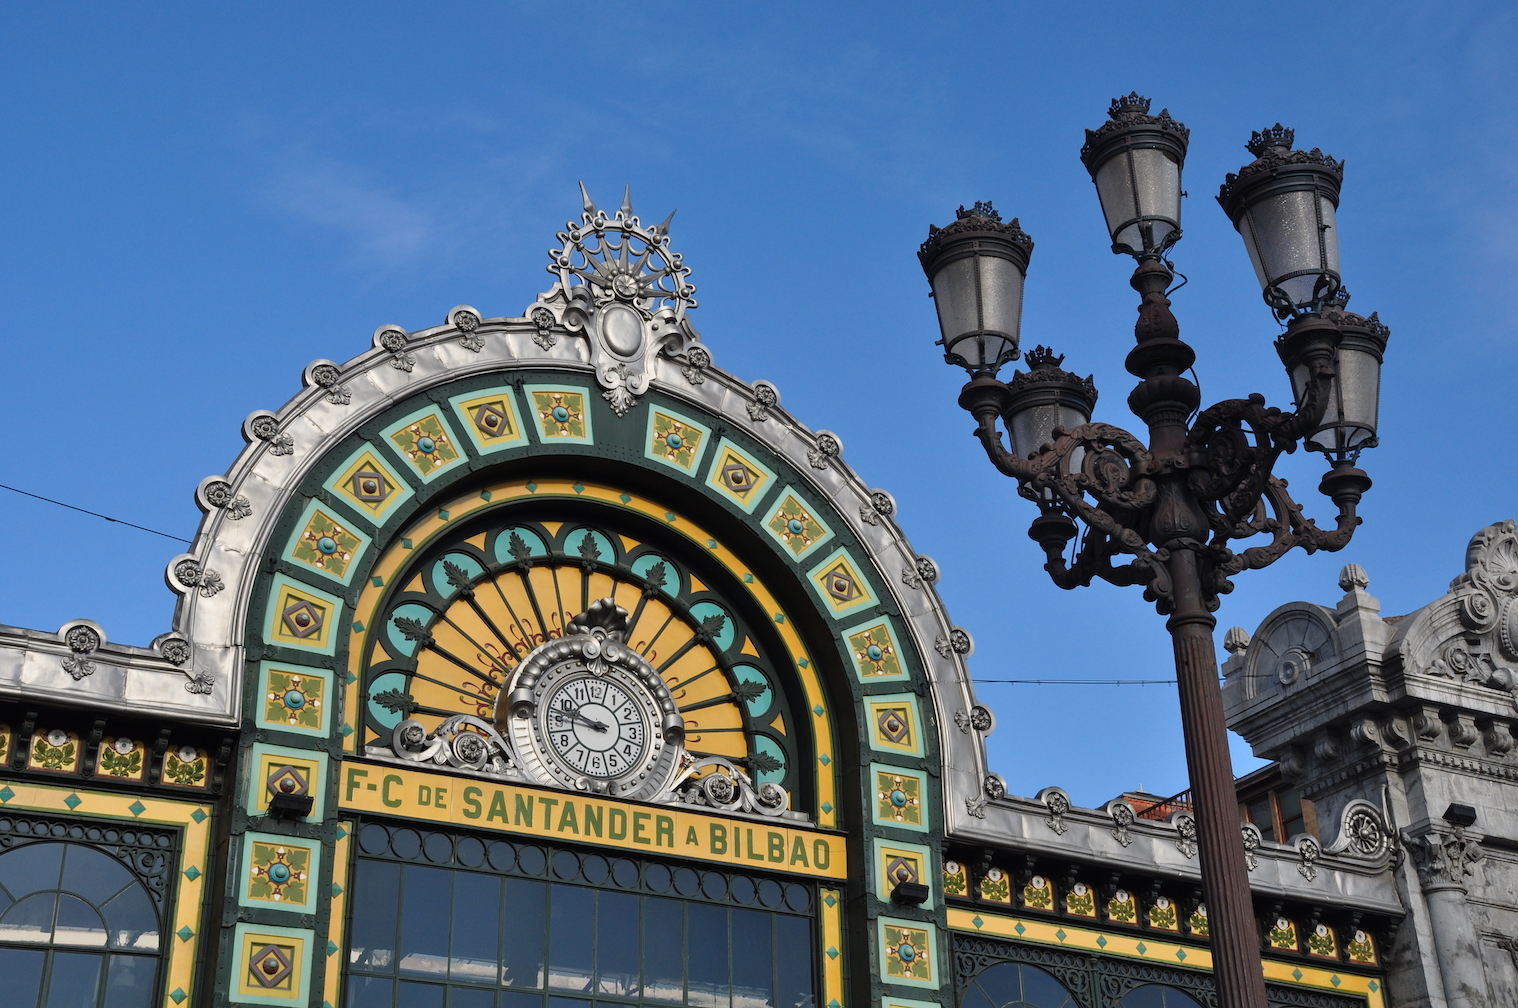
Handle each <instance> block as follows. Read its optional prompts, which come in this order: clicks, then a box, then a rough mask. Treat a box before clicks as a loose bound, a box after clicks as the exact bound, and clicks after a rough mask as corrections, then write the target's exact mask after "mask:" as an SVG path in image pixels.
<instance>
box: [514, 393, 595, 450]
mask: <svg viewBox="0 0 1518 1008" xmlns="http://www.w3.org/2000/svg"><path fill="white" fill-rule="evenodd" d="M525 391H526V393H527V397H528V410H529V412H531V413H532V415H533V418H534V419H535V420H536V422H537V425H538V437H539V438H540V439H541V440H542V441H543V442H544V443H545V444H546V443H551V442H555V441H562V442H568V443H570V444H591V443H592V441H593V439H594V434H593V433H592V431H591V421H590V409H589V406H588V405H587V399H586V392H585V389H583V388H575V387H573V386H570V387H561V386H554V385H528V386H527V387H526V389H525Z"/></svg>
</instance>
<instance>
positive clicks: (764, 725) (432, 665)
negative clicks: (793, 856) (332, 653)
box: [365, 511, 801, 794]
mask: <svg viewBox="0 0 1518 1008" xmlns="http://www.w3.org/2000/svg"><path fill="white" fill-rule="evenodd" d="M586 518H588V519H590V520H584V519H582V520H571V521H558V520H551V519H550V518H549V517H548V515H547V514H543V513H539V514H532V515H525V514H523V513H522V512H520V511H515V512H511V513H509V514H506V515H501V516H499V517H497V518H496V519H495V520H494V521H483V523H476V524H473V525H470V526H468V527H466V528H462V529H461V530H460V531H459V532H457V533H455V534H454V535H453V536H452V537H450V538H448V539H447V540H445V541H442V542H440V543H438V544H436V545H434V546H433V547H431V548H430V549H428V550H427V551H426V552H425V554H424V555H422V556H419V557H418V558H417V559H416V560H415V561H413V562H412V563H411V564H410V566H409V567H407V568H405V570H404V573H403V574H401V576H400V577H399V578H398V579H397V581H396V582H395V584H394V585H393V586H391V589H390V594H389V596H388V597H387V599H386V601H385V605H384V608H383V610H382V611H383V613H384V614H385V615H384V623H383V629H382V631H381V632H379V633H376V634H374V635H372V636H373V638H374V639H373V641H372V642H371V644H370V645H369V647H370V651H369V653H368V656H367V661H366V669H367V671H366V688H365V694H366V696H367V698H368V702H367V705H366V707H367V711H366V718H367V725H368V729H369V732H370V735H369V737H370V739H371V741H373V740H378V741H379V743H380V744H382V745H383V744H384V743H385V742H386V741H387V740H388V737H389V735H390V733H391V732H392V730H393V729H394V728H395V726H396V725H397V724H399V723H400V722H401V721H402V720H403V719H407V718H411V719H416V720H418V721H421V722H422V723H423V724H425V725H427V726H428V727H429V728H430V727H431V726H432V725H434V724H436V723H439V722H441V721H442V720H443V719H445V718H448V717H451V716H454V715H459V714H469V715H473V716H475V717H479V718H481V719H484V720H487V721H488V720H490V719H491V718H492V716H493V715H494V713H495V707H496V701H497V698H498V696H499V695H500V692H501V689H502V688H503V686H504V685H505V684H506V683H508V682H509V680H510V678H511V676H512V673H513V671H514V670H515V669H516V667H517V665H518V664H519V663H520V662H521V661H522V659H523V658H525V657H526V656H527V655H528V654H529V653H531V652H532V651H533V650H534V649H535V648H537V647H538V646H540V645H542V644H543V643H545V642H546V641H551V640H555V639H558V638H560V637H562V636H564V634H565V629H566V627H567V626H568V625H569V623H570V621H571V620H572V619H574V617H575V616H576V615H578V614H580V613H582V612H585V611H586V610H587V609H589V608H590V606H591V604H592V603H593V602H596V601H597V600H600V599H606V598H609V599H611V600H612V601H613V602H614V603H615V604H616V605H618V606H620V607H622V608H623V609H625V610H626V611H627V613H628V623H629V629H628V631H627V642H628V644H629V645H631V646H632V648H633V649H634V650H636V651H637V652H639V653H640V654H642V655H643V656H644V657H645V658H646V659H647V660H648V661H649V663H650V664H651V665H652V666H653V667H654V669H655V670H657V672H658V673H659V675H660V677H661V678H663V680H664V682H665V683H666V684H667V685H668V687H669V689H670V691H671V693H672V694H673V696H674V698H675V701H676V703H677V705H678V707H679V711H680V714H681V716H682V717H683V718H684V720H685V740H684V745H685V749H686V751H687V752H688V753H690V754H691V755H692V756H694V757H696V758H698V759H699V758H703V757H707V756H720V757H724V758H726V759H728V760H731V761H732V762H733V763H735V764H737V765H738V766H740V767H742V768H743V769H744V770H745V771H746V772H748V773H749V775H750V776H751V777H752V778H753V779H754V781H755V783H756V784H763V783H766V782H773V783H776V784H779V785H781V786H782V787H784V788H786V789H787V790H788V791H791V792H792V793H793V794H795V793H796V789H797V786H798V784H800V783H801V782H800V781H799V780H798V775H797V772H796V768H797V767H798V766H799V765H801V764H800V763H799V762H798V759H797V742H796V738H795V729H794V722H793V720H792V718H793V715H792V714H791V713H790V711H789V704H788V702H787V697H788V696H789V695H791V693H792V692H794V690H793V688H791V687H789V686H788V685H787V681H788V676H787V672H788V671H790V670H789V669H788V666H786V665H785V664H779V665H777V663H776V661H775V660H774V659H775V655H777V654H779V655H781V656H782V662H785V661H788V659H785V658H784V653H783V651H782V650H781V649H780V648H779V647H778V646H777V645H775V644H773V643H772V642H771V641H770V640H769V637H770V636H771V634H770V631H769V630H768V627H767V626H766V625H765V621H764V617H763V614H761V613H757V612H751V611H750V610H751V609H752V608H753V607H752V605H751V604H750V603H748V602H747V601H746V600H745V597H744V593H743V592H742V591H740V590H738V588H737V586H736V585H733V584H728V583H726V582H728V581H731V580H733V579H732V575H730V574H728V573H726V572H724V571H721V570H719V569H716V568H715V567H714V566H713V565H712V564H711V563H710V562H709V561H708V562H703V561H706V558H702V557H699V556H696V555H692V551H691V550H690V548H689V545H688V544H686V543H683V542H681V541H679V540H678V539H677V537H673V536H664V537H660V536H659V535H658V534H657V533H658V530H657V529H654V528H647V527H642V528H640V527H636V525H637V523H636V522H629V521H628V519H626V518H625V517H624V516H619V515H615V514H610V513H602V514H595V515H588V516H586ZM792 674H793V673H792Z"/></svg>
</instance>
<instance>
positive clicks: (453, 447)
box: [380, 405, 469, 483]
mask: <svg viewBox="0 0 1518 1008" xmlns="http://www.w3.org/2000/svg"><path fill="white" fill-rule="evenodd" d="M380 440H381V441H382V442H383V443H384V445H385V447H387V448H389V449H390V450H391V451H393V452H394V453H395V454H396V455H397V456H399V457H400V459H401V462H402V463H403V464H404V465H407V466H410V467H411V471H412V472H414V473H415V474H416V475H418V476H420V477H421V478H422V481H423V482H425V483H430V482H432V481H433V480H435V479H437V478H438V477H439V476H441V475H443V474H444V473H446V472H448V471H449V470H451V469H457V468H458V467H459V466H461V465H464V464H465V463H467V462H468V461H469V456H468V455H467V454H466V453H465V452H464V446H463V444H462V443H460V441H459V439H458V435H456V434H454V433H453V428H452V427H451V426H450V425H449V423H448V418H447V417H446V416H445V415H444V412H443V408H442V407H441V406H437V405H430V406H425V407H423V408H422V409H419V410H417V411H416V412H415V413H412V414H410V415H408V416H405V417H403V418H401V419H400V420H397V421H396V422H395V423H393V424H391V425H390V426H389V427H386V428H385V429H384V430H383V431H381V432H380Z"/></svg>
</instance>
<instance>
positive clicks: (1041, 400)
mask: <svg viewBox="0 0 1518 1008" xmlns="http://www.w3.org/2000/svg"><path fill="white" fill-rule="evenodd" d="M1189 135H1190V134H1189V131H1188V130H1187V129H1186V127H1185V126H1184V125H1182V124H1181V123H1179V122H1176V121H1175V120H1174V119H1172V118H1171V117H1170V114H1169V111H1168V110H1165V111H1161V112H1160V114H1159V115H1158V116H1151V115H1150V114H1149V101H1148V99H1146V98H1141V97H1139V96H1138V95H1137V94H1130V95H1128V96H1127V97H1124V98H1118V99H1116V100H1114V101H1113V102H1112V106H1111V109H1110V117H1109V119H1108V121H1107V122H1106V123H1104V124H1103V125H1102V126H1101V128H1100V129H1097V130H1088V131H1087V134H1086V144H1085V146H1084V147H1083V148H1082V150H1081V160H1082V162H1083V163H1084V164H1085V166H1086V169H1087V170H1088V171H1089V172H1090V173H1091V178H1092V181H1093V182H1095V184H1096V189H1097V194H1098V196H1099V197H1100V199H1101V206H1102V212H1103V215H1104V216H1105V218H1106V223H1107V230H1108V233H1109V236H1110V237H1111V240H1112V250H1113V252H1115V253H1120V254H1127V255H1131V256H1133V257H1134V259H1135V260H1136V268H1135V269H1134V272H1133V276H1132V279H1131V280H1130V283H1131V285H1132V286H1133V288H1134V289H1135V290H1136V291H1138V293H1139V295H1140V297H1141V301H1140V304H1139V306H1138V315H1139V317H1138V321H1137V323H1136V324H1135V326H1134V336H1135V339H1136V343H1137V345H1136V346H1134V348H1133V349H1132V350H1131V351H1130V352H1129V353H1128V357H1127V360H1126V361H1125V366H1126V367H1127V369H1128V371H1129V372H1130V373H1131V374H1133V375H1134V376H1135V377H1137V378H1138V379H1139V383H1138V386H1137V387H1136V388H1134V390H1133V391H1132V392H1131V393H1130V394H1129V396H1128V405H1129V407H1130V408H1131V409H1132V410H1133V412H1134V414H1136V415H1137V416H1138V417H1139V418H1140V419H1142V420H1143V421H1144V423H1145V424H1146V425H1147V426H1148V428H1149V443H1148V444H1147V445H1146V444H1144V443H1143V442H1142V441H1141V440H1140V439H1138V438H1137V437H1135V436H1133V435H1132V434H1130V433H1128V432H1127V431H1125V430H1122V429H1120V428H1118V427H1114V426H1112V425H1109V424H1104V423H1092V422H1090V420H1091V411H1092V408H1093V407H1094V406H1095V403H1096V390H1095V388H1093V387H1092V384H1091V380H1090V379H1089V378H1087V379H1081V378H1078V377H1077V376H1075V375H1073V374H1071V373H1069V372H1066V371H1064V370H1062V369H1061V367H1060V365H1061V364H1062V363H1063V360H1064V358H1063V357H1056V356H1054V354H1053V353H1052V351H1049V350H1047V349H1046V348H1044V347H1039V348H1038V349H1036V350H1034V351H1033V352H1031V353H1030V354H1028V357H1027V363H1028V365H1029V370H1027V371H1020V372H1017V373H1016V375H1015V376H1014V377H1013V379H1012V381H1011V382H1010V383H1004V382H1002V381H1001V380H999V379H998V378H997V377H996V373H997V370H998V369H999V368H1000V367H1001V365H1002V364H1003V363H1005V362H1007V361H1010V360H1016V359H1017V358H1018V336H1019V317H1020V315H1021V306H1022V289H1023V281H1024V277H1025V274H1026V270H1027V265H1028V261H1029V257H1030V255H1031V253H1032V249H1033V242H1032V239H1030V238H1028V236H1027V235H1026V234H1024V233H1023V231H1022V229H1021V228H1020V227H1019V226H1018V222H1017V221H1016V220H1013V221H1012V222H1011V223H1010V224H1007V223H1002V221H1001V218H1000V216H999V215H998V214H997V213H996V212H995V211H994V210H993V209H992V208H991V205H990V204H989V203H977V204H975V206H974V207H973V208H972V209H970V210H965V209H964V208H963V207H961V208H960V211H959V216H958V219H957V220H956V221H955V222H954V223H953V224H951V225H949V226H948V227H946V228H943V229H939V228H936V227H932V228H930V229H929V234H928V240H927V241H926V242H924V243H923V245H922V248H921V250H920V252H919V253H918V254H919V257H920V259H921V261H922V266H923V270H924V271H925V272H926V273H927V275H928V279H929V281H930V282H931V284H932V287H933V297H934V298H935V300H936V302H937V304H938V317H939V324H940V327H941V329H942V335H943V339H942V340H941V341H940V342H941V344H942V345H943V347H944V359H945V360H946V361H948V362H949V363H951V364H956V365H958V366H960V367H963V368H965V369H966V370H967V371H968V372H969V373H970V381H969V383H968V384H967V385H965V387H964V389H963V390H962V391H961V393H960V396H959V403H960V405H961V406H963V407H964V408H965V409H967V410H969V411H970V413H971V414H973V415H974V417H975V419H976V422H977V425H978V426H977V427H976V429H975V431H974V433H975V435H976V436H977V437H978V438H980V441H981V444H982V445H983V446H984V448H985V450H986V454H987V455H988V456H989V457H990V460H991V463H992V464H993V465H995V466H996V468H997V469H999V470H1000V471H1001V472H1002V473H1004V474H1006V475H1007V476H1010V477H1012V478H1013V479H1015V480H1017V482H1018V492H1019V493H1020V494H1021V495H1022V496H1024V497H1026V498H1028V499H1029V500H1031V501H1033V502H1034V504H1035V505H1036V506H1037V508H1038V512H1039V513H1038V516H1037V517H1036V518H1035V519H1034V520H1033V523H1032V526H1031V527H1030V528H1029V530H1028V535H1029V536H1030V537H1031V538H1033V539H1034V540H1035V541H1036V542H1038V544H1039V545H1040V546H1042V547H1043V549H1044V552H1045V554H1046V555H1047V557H1048V562H1047V563H1046V564H1045V565H1044V569H1045V570H1046V571H1048V572H1049V575H1050V576H1051V577H1052V578H1053V579H1054V583H1055V584H1057V585H1059V586H1060V587H1061V588H1074V587H1076V586H1078V585H1079V586H1084V585H1089V584H1090V583H1091V581H1092V579H1093V578H1098V577H1099V578H1102V579H1103V580H1105V581H1109V582H1111V583H1113V584H1118V585H1133V584H1137V585H1142V586H1144V597H1145V599H1146V600H1148V601H1150V602H1153V603H1154V604H1155V607H1156V609H1157V610H1158V611H1159V612H1160V614H1161V615H1164V616H1168V617H1169V618H1168V620H1167V621H1166V628H1167V629H1168V630H1169V631H1170V634H1171V637H1172V641H1173V645H1174V651H1175V666H1176V677H1177V680H1178V682H1179V687H1180V704H1181V724H1182V729H1183V731H1184V735H1185V743H1186V762H1187V766H1188V769H1189V771H1190V777H1191V790H1192V795H1193V799H1194V803H1195V809H1196V818H1197V829H1198V834H1199V839H1200V848H1201V868H1202V888H1203V893H1204V895H1205V899H1206V901H1207V909H1208V922H1209V930H1210V933H1211V944H1212V953H1213V970H1214V975H1215V977H1216V981H1217V985H1218V993H1219V999H1220V1003H1221V1004H1222V1005H1223V1006H1224V1008H1266V1002H1265V984H1264V979H1263V977H1262V975H1261V969H1260V951H1261V949H1260V941H1259V932H1258V930H1257V924H1256V921H1255V919H1254V909H1253V903H1252V900H1251V898H1250V891H1249V876H1248V872H1247V871H1246V869H1245V862H1244V848H1243V843H1242V838H1241V836H1240V830H1239V816H1238V804H1237V799H1236V796H1235V792H1234V784H1233V771H1232V765H1231V762H1230V759H1229V753H1228V737H1227V727H1226V725H1225V724H1224V718H1223V698H1222V693H1221V691H1220V689H1219V688H1218V666H1217V654H1216V651H1215V650H1214V647H1213V640H1212V634H1213V630H1214V628H1215V627H1216V625H1217V620H1216V619H1215V618H1214V616H1213V615H1212V614H1213V612H1214V611H1215V610H1216V609H1217V607H1218V596H1219V595H1221V594H1223V593H1226V592H1228V591H1230V590H1232V587H1233V585H1232V583H1231V582H1230V581H1229V577H1230V576H1231V575H1234V574H1237V573H1238V572H1240V571H1243V570H1249V569H1253V568H1259V567H1266V566H1268V565H1269V564H1271V563H1273V562H1274V561H1275V560H1276V559H1278V558H1279V557H1281V556H1282V555H1284V554H1285V553H1287V552H1288V551H1290V550H1291V549H1293V548H1295V547H1298V546H1300V547H1302V548H1303V549H1305V550H1306V551H1307V552H1309V553H1311V552H1314V551H1316V550H1329V551H1332V550H1338V549H1342V548H1343V547H1344V546H1345V545H1346V544H1348V542H1349V539H1350V536H1351V535H1352V534H1353V532H1354V529H1355V526H1356V525H1358V524H1359V523H1360V519H1359V518H1358V517H1356V515H1355V507H1356V505H1357V504H1358V503H1359V501H1360V497H1361V495H1362V494H1364V493H1365V491H1366V490H1368V489H1369V488H1370V483H1371V481H1370V478H1369V477H1368V476H1366V474H1365V473H1364V472H1362V471H1360V469H1359V468H1357V462H1358V459H1359V455H1360V452H1361V451H1362V450H1363V449H1365V448H1369V447H1373V446H1374V445H1375V444H1376V407H1377V400H1378V394H1379V387H1380V369H1381V357H1382V353H1383V352H1384V350H1385V348H1386V340H1387V337H1388V336H1389V335H1390V331H1389V330H1388V329H1387V328H1386V327H1385V326H1384V325H1382V324H1381V322H1380V320H1379V319H1378V318H1377V317H1376V316H1375V315H1374V314H1373V315H1371V316H1370V317H1369V318H1363V317H1361V316H1359V315H1356V314H1353V313H1350V312H1349V311H1348V310H1347V309H1346V307H1345V305H1346V304H1347V302H1348V295H1347V294H1346V293H1345V292H1344V290H1343V288H1342V286H1341V284H1340V276H1339V250H1338V239H1337V231H1336V230H1335V217H1334V215H1335V212H1336V210H1337V208H1338V203H1339V185H1340V182H1341V181H1342V179H1343V174H1344V165H1343V162H1338V161H1335V160H1334V159H1333V158H1331V157H1328V156H1327V155H1325V154H1323V153H1322V152H1321V151H1318V150H1313V151H1311V152H1308V151H1301V150H1294V149H1292V143H1293V140H1294V137H1293V134H1292V131H1291V130H1288V129H1285V128H1283V127H1281V126H1279V125H1277V126H1275V127H1274V128H1272V129H1268V130H1265V131H1264V132H1263V133H1256V134H1254V136H1253V138H1252V139H1251V141H1250V143H1249V150H1250V152H1251V153H1253V154H1254V155H1255V160H1254V161H1253V162H1252V163H1250V164H1248V165H1246V166H1244V167H1243V168H1241V169H1240V170H1239V172H1238V173H1237V174H1230V175H1229V176H1228V179H1227V181H1226V182H1225V184H1224V185H1223V187H1222V190H1221V192H1220V194H1219V196H1218V200H1219V202H1220V203H1221V204H1222V206H1223V209H1224V211H1225V212H1226V213H1227V214H1228V217H1229V219H1230V220H1231V221H1232V222H1233V224H1234V226H1235V228H1237V229H1238V231H1239V233H1240V234H1241V235H1242V236H1243V238H1244V242H1245V245H1246V246H1247V247H1248V250H1249V255H1250V260H1251V261H1252V262H1253V263H1254V267H1255V272H1256V275H1257V277H1258V279H1259V281H1260V287H1261V290H1262V292H1263V294H1264V298H1265V302H1266V304H1267V305H1268V306H1269V307H1270V309H1271V310H1272V312H1273V313H1274V315H1275V317H1276V319H1277V320H1278V321H1280V322H1283V323H1284V324H1285V330H1284V332H1283V333H1282V334H1281V335H1280V337H1279V338H1278V339H1277V340H1276V344H1275V346H1276V351H1277V353H1278V354H1279V356H1280V358H1281V361H1282V363H1283V364H1284V365H1285V367H1286V370H1287V375H1288V377H1289V379H1290V381H1291V387H1292V393H1293V396H1294V398H1295V405H1296V408H1295V410H1294V411H1292V412H1282V411H1281V410H1279V409H1275V408H1269V407H1266V405H1265V400H1264V397H1263V396H1260V395H1258V394H1254V395H1250V396H1249V397H1247V398H1244V399H1229V400H1225V401H1223V402H1220V403H1218V404H1216V405H1214V406H1211V407H1208V408H1207V409H1205V410H1202V411H1200V412H1196V410H1197V407H1198V406H1199V405H1200V404H1201V395H1200V392H1199V391H1198V389H1197V387H1196V386H1195V385H1194V384H1192V383H1191V382H1190V381H1188V380H1187V379H1186V378H1185V377H1184V372H1185V371H1186V369H1187V368H1189V367H1190V366H1191V364H1192V362H1193V361H1194V360H1195V359H1196V354H1195V353H1194V352H1193V351H1192V349H1191V347H1189V346H1187V345H1186V344H1185V343H1183V342H1182V341H1181V340H1180V338H1179V332H1180V328H1179V325H1178V324H1177V322H1176V320H1175V316H1174V315H1173V314H1171V311H1170V301H1169V300H1168V298H1167V297H1166V295H1167V293H1168V292H1169V290H1170V287H1171V283H1172V280H1173V279H1174V272H1173V267H1172V266H1171V264H1170V263H1169V262H1168V261H1167V260H1166V258H1165V255H1166V252H1167V250H1169V249H1170V247H1171V246H1173V245H1174V244H1175V243H1176V242H1177V241H1178V240H1180V237H1181V197H1182V195H1183V193H1182V191H1181V167H1182V165H1183V163H1184V161H1185V157H1186V144H1187V140H1188V138H1189ZM993 260H994V262H993ZM966 262H973V263H975V264H976V267H975V268H972V267H970V266H967V265H963V264H964V263H966ZM985 263H991V264H992V265H991V268H990V269H982V268H980V267H981V264H985ZM998 285H999V286H998ZM1193 414H1195V415H1194V416H1193ZM998 420H1000V421H1001V422H1002V423H1003V424H1004V425H1005V427H1006V428H1007V431H1008V433H1009V435H1010V438H1011V450H1010V451H1009V450H1008V449H1007V448H1005V447H1003V445H1002V439H1001V432H1000V431H999V430H998V428H997V421H998ZM1298 443H1302V444H1303V445H1305V447H1307V448H1308V449H1310V450H1313V451H1320V452H1322V453H1323V454H1324V455H1325V456H1326V457H1327V459H1328V462H1329V471H1328V473H1327V474H1325V475H1324V476H1323V478H1322V481H1321V482H1320V484H1319V486H1318V489H1319V490H1320V491H1321V492H1322V493H1323V494H1325V495H1326V496H1328V497H1329V498H1330V499H1331V500H1332V501H1333V502H1334V504H1335V505H1337V507H1338V510H1339V513H1338V518H1337V521H1336V523H1335V527H1334V528H1332V529H1320V528H1318V527H1317V525H1316V524H1314V523H1313V522H1312V521H1310V520H1308V519H1307V518H1305V517H1303V514H1302V508H1301V506H1300V505H1299V504H1297V503H1296V502H1295V501H1293V500H1292V498H1291V497H1290V495H1289V494H1288V493H1287V490H1286V484H1285V482H1284V481H1282V480H1280V479H1277V478H1276V477H1275V476H1273V475H1272V469H1273V468H1274V466H1275V462H1276V460H1277V458H1278V457H1279V456H1280V455H1281V453H1282V452H1290V451H1294V450H1295V448H1296V446H1297V444H1298ZM1080 526H1084V532H1083V533H1082V532H1081V531H1080ZM1077 535H1079V536H1080V542H1079V547H1078V549H1077V550H1076V552H1075V556H1074V558H1073V560H1069V561H1067V559H1066V556H1065V554H1066V547H1067V545H1068V544H1069V543H1070V541H1071V540H1072V539H1075V538H1076V537H1077ZM1256 535H1264V536H1268V537H1269V542H1267V543H1262V544H1261V545H1257V546H1253V547H1250V548H1246V549H1240V550H1237V551H1235V550H1234V549H1231V548H1230V546H1229V543H1230V542H1231V541H1233V540H1241V539H1248V538H1250V537H1253V536H1256ZM1119 556H1130V557H1132V559H1131V560H1129V561H1128V562H1126V563H1120V564H1114V562H1113V560H1114V558H1115V557H1119Z"/></svg>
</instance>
